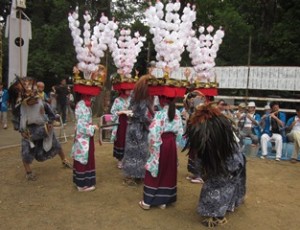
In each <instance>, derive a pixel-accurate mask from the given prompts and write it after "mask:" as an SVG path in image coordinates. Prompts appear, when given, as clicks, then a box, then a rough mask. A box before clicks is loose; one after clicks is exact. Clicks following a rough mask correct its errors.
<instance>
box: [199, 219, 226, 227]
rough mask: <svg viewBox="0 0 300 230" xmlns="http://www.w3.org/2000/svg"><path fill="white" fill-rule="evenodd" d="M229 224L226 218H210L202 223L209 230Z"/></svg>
mask: <svg viewBox="0 0 300 230" xmlns="http://www.w3.org/2000/svg"><path fill="white" fill-rule="evenodd" d="M226 223H227V219H226V218H225V217H221V218H218V217H208V218H206V219H204V220H203V221H202V224H203V225H204V226H205V227H208V228H214V227H216V226H217V225H223V224H226Z"/></svg>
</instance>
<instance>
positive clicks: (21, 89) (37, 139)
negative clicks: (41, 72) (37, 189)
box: [9, 77, 73, 181]
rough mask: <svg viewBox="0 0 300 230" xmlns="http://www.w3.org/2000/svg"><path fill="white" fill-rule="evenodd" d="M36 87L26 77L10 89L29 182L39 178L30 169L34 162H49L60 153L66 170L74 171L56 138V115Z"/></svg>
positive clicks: (31, 80) (17, 81)
mask: <svg viewBox="0 0 300 230" xmlns="http://www.w3.org/2000/svg"><path fill="white" fill-rule="evenodd" d="M36 88H37V86H36V81H35V80H34V79H33V78H29V77H24V78H17V80H16V82H15V83H14V84H13V85H12V86H11V87H10V89H9V92H10V95H11V97H10V99H11V104H12V105H13V106H12V108H13V110H14V111H13V114H14V119H13V120H14V122H15V124H14V127H15V129H17V130H19V132H20V133H21V135H22V140H21V156H22V162H23V165H24V168H25V172H26V178H27V180H29V181H34V180H36V179H37V177H36V175H35V174H34V173H33V172H32V170H31V166H30V165H31V163H32V162H33V160H34V159H36V160H37V161H45V160H47V159H50V158H53V157H54V156H55V155H56V154H58V155H59V156H60V158H61V160H62V164H63V166H64V167H66V168H73V167H72V165H71V164H70V163H69V162H68V160H67V159H66V157H65V154H64V152H63V150H62V147H61V145H60V143H59V142H58V140H57V138H56V137H55V134H54V131H53V125H52V123H53V121H54V120H55V114H54V113H53V111H52V110H51V108H50V105H49V104H48V103H46V102H45V101H44V100H42V99H41V98H40V97H39V96H38V94H37V90H36Z"/></svg>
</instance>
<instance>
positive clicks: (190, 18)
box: [145, 0, 196, 97]
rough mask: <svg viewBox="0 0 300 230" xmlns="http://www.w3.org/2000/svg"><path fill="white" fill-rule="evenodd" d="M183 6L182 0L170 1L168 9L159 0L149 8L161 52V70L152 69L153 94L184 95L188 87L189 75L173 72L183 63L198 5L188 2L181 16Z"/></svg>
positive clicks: (159, 68) (159, 66)
mask: <svg viewBox="0 0 300 230" xmlns="http://www.w3.org/2000/svg"><path fill="white" fill-rule="evenodd" d="M180 7H181V3H180V2H179V1H178V0H177V1H176V2H175V3H172V2H169V3H167V4H166V7H165V12H166V13H165V12H164V4H163V3H162V2H160V1H159V0H158V1H157V2H156V4H155V6H152V5H150V7H149V8H148V9H147V10H146V12H145V16H146V19H147V23H148V25H149V27H150V33H151V34H153V43H154V47H155V50H156V52H157V55H156V61H157V62H156V71H157V72H156V73H153V72H152V73H150V74H152V75H154V76H155V77H153V78H152V79H150V80H149V84H150V85H149V92H150V94H152V95H165V96H167V97H183V96H184V94H185V91H186V86H187V82H186V81H185V79H181V76H179V77H178V76H174V75H172V74H173V72H174V71H175V70H177V69H178V68H179V67H180V61H181V55H182V53H183V52H184V49H185V48H184V46H185V44H186V42H187V40H188V37H189V34H190V31H191V29H192V26H193V22H194V21H195V20H196V12H195V7H194V6H193V7H191V6H190V4H187V6H186V7H185V8H184V9H183V15H182V16H181V17H180V16H179V14H178V11H179V10H180ZM187 35H188V36H187Z"/></svg>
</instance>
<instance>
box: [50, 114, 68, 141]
mask: <svg viewBox="0 0 300 230" xmlns="http://www.w3.org/2000/svg"><path fill="white" fill-rule="evenodd" d="M55 118H56V119H55V121H54V124H53V128H54V131H55V134H56V137H57V139H58V141H59V142H60V143H66V142H68V139H67V135H66V130H65V126H64V124H63V122H62V118H61V116H60V115H59V114H56V115H55Z"/></svg>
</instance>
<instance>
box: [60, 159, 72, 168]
mask: <svg viewBox="0 0 300 230" xmlns="http://www.w3.org/2000/svg"><path fill="white" fill-rule="evenodd" d="M62 165H63V167H64V168H68V169H73V165H72V164H71V163H70V162H69V161H68V160H67V159H65V160H63V161H62Z"/></svg>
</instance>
